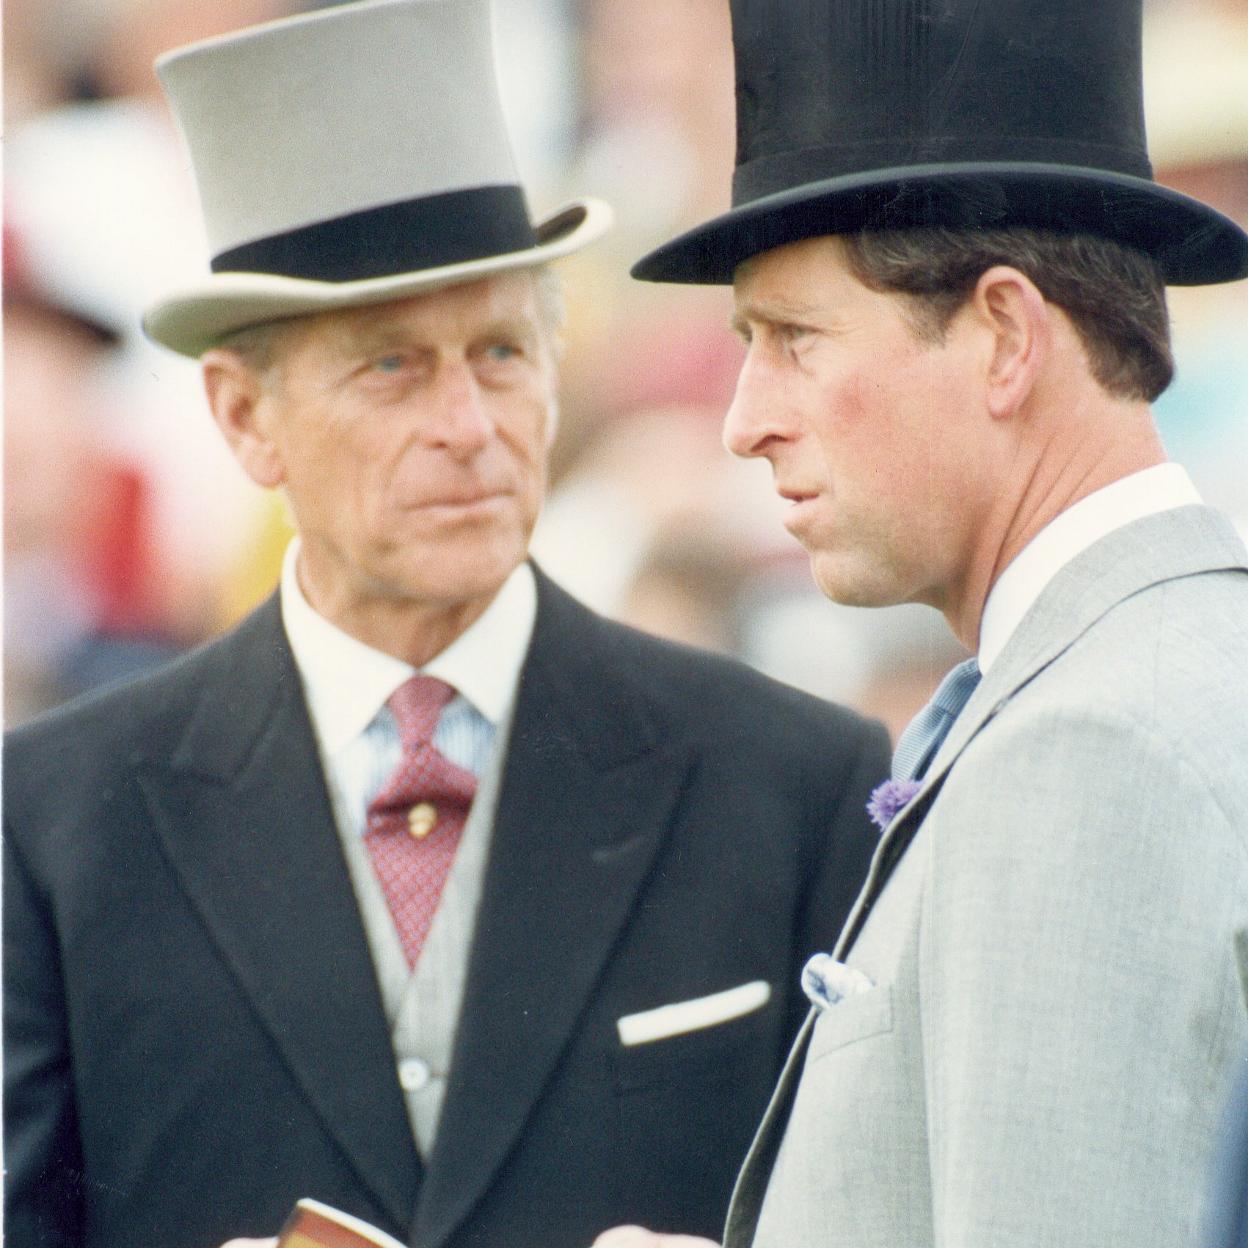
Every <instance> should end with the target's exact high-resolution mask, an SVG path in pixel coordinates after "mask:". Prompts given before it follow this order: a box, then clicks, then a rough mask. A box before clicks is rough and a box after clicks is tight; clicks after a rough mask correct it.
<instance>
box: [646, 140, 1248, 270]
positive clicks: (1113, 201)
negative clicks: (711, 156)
mask: <svg viewBox="0 0 1248 1248" xmlns="http://www.w3.org/2000/svg"><path fill="white" fill-rule="evenodd" d="M924 226H928V227H931V226H946V227H951V228H962V229H984V230H991V229H1004V228H1010V227H1015V228H1020V227H1021V228H1034V229H1052V230H1059V231H1063V232H1087V233H1092V234H1096V235H1099V236H1102V237H1108V238H1112V239H1115V240H1116V241H1118V242H1121V243H1124V244H1127V245H1130V246H1134V247H1137V248H1139V249H1140V250H1142V251H1144V252H1146V253H1147V254H1149V255H1151V256H1153V257H1154V258H1155V259H1156V260H1157V262H1158V263H1159V264H1160V266H1161V270H1162V273H1163V275H1164V277H1165V280H1166V282H1167V284H1169V285H1175V286H1200V285H1208V284H1213V283H1218V282H1229V281H1234V280H1236V279H1237V278H1241V277H1245V276H1248V234H1245V232H1244V231H1243V230H1242V229H1241V228H1240V227H1239V226H1237V225H1236V224H1235V223H1234V222H1233V221H1231V220H1230V219H1229V218H1227V217H1225V216H1223V215H1222V214H1221V213H1219V212H1217V211H1215V210H1214V209H1213V208H1210V207H1209V206H1208V205H1206V204H1203V203H1201V202H1200V201H1199V200H1195V199H1192V198H1190V197H1189V196H1186V195H1181V194H1179V192H1177V191H1173V190H1171V189H1170V188H1169V187H1164V186H1161V185H1159V184H1157V183H1155V182H1151V181H1149V180H1147V179H1145V178H1137V177H1132V176H1129V175H1126V174H1117V173H1109V172H1103V171H1100V170H1092V169H1085V168H1081V167H1077V166H1069V165H1051V164H1037V163H1021V162H1020V163H987V162H980V163H966V164H933V165H914V166H906V167H899V168H893V169H877V170H871V171H869V172H865V173H857V174H849V175H842V176H839V177H833V178H828V179H825V180H822V181H816V182H809V183H806V184H804V185H801V186H796V187H793V188H790V189H788V190H785V191H780V192H777V193H775V194H772V195H767V196H763V197H761V198H759V199H756V200H753V201H751V202H749V203H746V204H742V205H741V206H739V207H737V208H734V209H733V210H732V211H730V212H727V213H724V214H723V215H721V216H719V217H715V218H714V219H712V220H711V221H708V222H705V223H704V224H702V225H700V226H697V227H695V228H694V229H692V230H689V231H687V232H686V233H684V234H682V235H680V236H678V237H677V238H675V239H673V240H672V241H670V242H668V243H665V244H664V245H663V246H662V247H659V248H656V249H655V250H654V251H652V252H650V253H649V254H648V255H646V256H643V257H642V258H641V259H640V260H638V261H637V263H636V264H635V265H634V266H633V268H632V274H633V276H634V277H636V278H639V279H641V280H642V281H650V282H682V283H704V284H711V285H724V284H728V283H731V282H732V280H733V274H734V272H735V271H736V268H737V266H738V265H739V264H741V262H742V261H744V260H747V259H749V258H750V257H751V256H755V255H758V254H760V253H762V252H764V251H770V250H771V249H772V248H774V247H781V246H784V245H785V244H786V243H793V242H797V241H799V240H801V239H805V238H814V237H817V236H820V235H825V234H848V233H856V232H858V231H860V230H864V229H865V230H870V229H877V230H878V229H890V230H891V229H912V228H920V227H924Z"/></svg>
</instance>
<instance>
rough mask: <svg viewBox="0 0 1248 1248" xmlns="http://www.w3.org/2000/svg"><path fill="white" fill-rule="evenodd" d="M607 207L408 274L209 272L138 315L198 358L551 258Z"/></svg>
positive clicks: (593, 231)
mask: <svg viewBox="0 0 1248 1248" xmlns="http://www.w3.org/2000/svg"><path fill="white" fill-rule="evenodd" d="M612 215H613V214H612V212H611V209H610V207H609V206H608V205H607V204H606V203H604V202H603V201H601V200H597V199H589V198H586V199H580V200H577V201H575V202H574V203H571V204H568V205H566V206H565V207H563V208H561V209H559V210H558V211H557V212H555V213H552V214H551V215H550V216H549V217H547V218H545V219H544V220H543V221H540V222H538V223H537V224H536V225H534V227H533V234H534V237H535V239H536V242H535V245H534V246H532V247H527V248H524V249H523V250H520V251H509V252H505V253H502V254H499V255H490V256H483V257H480V258H477V259H472V260H463V261H459V262H457V263H454V264H445V265H440V266H437V267H433V268H424V269H417V270H414V271H411V272H403V273H392V274H386V275H385V276H381V277H371V278H365V279H360V280H356V281H344V282H329V281H312V280H309V279H307V278H296V277H285V276H281V275H278V274H268V273H254V272H246V273H244V272H228V271H227V272H219V273H212V274H210V275H209V276H207V277H205V278H204V279H203V281H201V282H197V283H196V284H194V285H192V286H188V287H185V288H183V289H181V290H177V291H173V292H171V293H170V294H168V295H166V296H165V297H164V298H162V299H161V300H159V301H158V302H157V303H155V304H154V305H153V306H152V307H151V308H149V309H148V311H147V312H146V313H145V315H144V317H143V331H144V333H145V334H146V335H147V336H148V337H149V338H150V339H152V341H153V342H157V343H159V344H160V345H161V346H164V347H168V348H169V349H170V350H171V351H176V352H177V353H178V354H179V355H185V356H190V357H192V358H198V357H199V356H201V355H203V353H204V352H205V351H207V350H209V349H210V348H212V347H214V346H216V345H217V344H218V343H220V342H221V341H222V339H224V338H226V337H228V336H229V335H230V334H232V333H235V332H237V331H238V330H241V329H247V328H250V327H251V326H254V325H261V324H265V323H268V322H270V321H281V320H287V319H289V318H291V317H296V316H310V315H313V314H315V313H318V312H331V311H335V310H338V309H343V308H352V307H365V306H367V305H371V304H377V303H387V302H389V301H391V300H396V299H405V298H407V297H409V296H411V295H418V294H422V293H425V292H429V291H433V290H437V289H440V288H442V287H446V286H454V285H459V284H462V283H465V282H472V281H476V280H478V279H480V278H484V277H489V276H491V275H492V274H495V273H504V272H508V271H511V270H514V269H523V268H535V267H537V266H539V265H542V264H546V263H547V262H548V261H551V260H558V259H560V258H561V257H563V256H567V255H570V254H571V253H572V252H575V251H579V250H580V249H581V248H582V247H585V246H587V245H588V244H589V243H592V242H593V241H594V240H595V239H598V238H600V237H601V236H602V235H603V234H605V233H606V232H607V230H608V229H610V227H611V222H612Z"/></svg>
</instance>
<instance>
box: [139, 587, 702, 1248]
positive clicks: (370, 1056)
mask: <svg viewBox="0 0 1248 1248" xmlns="http://www.w3.org/2000/svg"><path fill="white" fill-rule="evenodd" d="M537 579H538V612H537V625H536V628H535V630H534V636H533V641H532V643H531V646H530V651H529V655H528V657H527V659H526V662H525V666H524V669H523V672H522V675H521V682H520V688H519V691H518V694H517V703H516V710H515V715H514V718H513V724H512V732H511V739H510V741H509V743H508V751H509V753H508V759H507V765H506V769H505V772H504V777H503V782H502V790H501V794H500V799H499V807H498V813H497V816H496V821H495V828H494V834H493V842H492V844H493V848H492V851H491V857H490V861H489V863H488V865H487V868H486V876H485V880H484V884H483V892H482V899H481V907H480V911H479V914H478V919H477V931H476V937H475V940H474V942H473V952H472V955H471V959H470V962H469V967H468V978H467V984H466V988H465V995H464V1002H463V1006H462V1010H461V1015H460V1022H459V1028H458V1033H457V1040H456V1050H455V1057H454V1061H453V1064H452V1069H451V1072H450V1077H449V1081H448V1087H447V1096H446V1101H445V1104H444V1108H443V1113H442V1119H441V1123H440V1126H439V1130H438V1136H437V1139H436V1142H435V1145H434V1150H433V1153H432V1156H431V1157H430V1158H429V1160H428V1162H427V1164H426V1167H425V1170H424V1175H423V1178H422V1177H421V1167H420V1162H419V1159H418V1157H417V1155H416V1151H415V1146H414V1144H413V1141H412V1136H411V1130H410V1127H409V1126H408V1123H407V1119H406V1114H405V1111H404V1108H403V1103H402V1098H401V1094H400V1092H399V1089H398V1085H397V1082H395V1081H391V1082H392V1083H393V1091H392V1093H390V1094H387V1093H386V1092H385V1091H383V1085H382V1083H381V1081H379V1079H378V1072H379V1071H382V1070H388V1069H390V1068H391V1067H392V1066H393V1054H392V1053H391V1050H390V1044H389V1037H388V1035H387V1033H386V1028H385V1020H384V1014H383V1011H382V1007H381V1002H380V999H379V997H378V994H377V989H376V983H375V977H374V975H373V971H372V964H371V961H370V958H369V953H368V947H367V942H366V940H365V938H364V933H363V928H362V925H361V923H360V919H359V914H358V910H357V908H356V903H355V900H354V895H353V893H352V891H351V885H350V881H349V878H348V876H347V872H346V867H345V864H344V862H343V860H342V855H341V851H340V849H339V846H338V843H337V838H336V836H335V833H334V829H333V822H332V814H331V811H330V806H329V799H328V796H327V794H326V791H325V785H324V780H323V778H322V776H321V773H320V768H319V767H318V766H316V765H315V759H316V747H315V743H314V739H313V736H312V730H311V726H310V723H309V721H308V715H307V710H306V707H305V705H304V702H303V696H302V692H301V689H300V685H299V680H298V676H297V673H296V671H295V667H294V662H293V658H292V657H291V655H290V651H289V649H288V647H287V645H286V642H285V637H284V634H283V632H282V628H281V620H280V614H279V610H278V607H277V604H276V601H275V600H273V601H270V602H269V603H268V604H266V605H265V606H264V607H263V608H261V610H260V611H259V612H258V613H257V614H256V615H255V616H253V617H252V618H251V619H250V620H249V621H248V622H246V623H245V624H244V625H243V626H242V628H241V629H240V630H239V631H238V632H237V633H236V634H235V635H234V637H233V638H231V639H230V641H228V642H226V643H224V644H222V645H220V646H218V647H217V648H216V650H215V652H214V653H212V654H211V656H210V657H209V662H210V667H209V669H208V670H209V675H208V679H207V680H205V681H204V682H202V693H201V695H200V698H199V703H198V705H197V706H196V708H195V710H194V712H193V714H192V715H191V716H190V722H189V725H188V727H187V728H186V731H185V733H184V734H183V735H182V737H181V739H180V740H178V741H175V742H172V743H169V745H167V746H166V748H171V749H172V758H171V760H170V761H168V762H165V763H162V762H160V761H159V760H155V759H150V758H149V759H148V760H146V761H145V762H144V764H143V766H142V775H143V784H144V789H145V791H146V794H147V797H148V801H149V804H150V806H151V808H152V811H153V815H154V820H155V822H156V825H157V827H158V830H159V835H160V836H161V838H162V841H163V843H164V846H165V850H166V853H167V854H168V856H169V859H170V861H171V862H172V863H173V865H174V869H175V870H176V871H177V872H178V874H179V876H180V878H181V880H182V884H183V887H184V888H185V890H186V892H187V893H188V895H189V896H190V897H191V899H192V902H193V904H194V905H195V908H196V910H197V911H198V913H199V915H200V917H201V919H202V920H203V922H204V923H205V924H206V926H208V927H209V929H210V930H211V931H212V934H213V937H214V940H215V941H216V943H217V945H218V947H219V948H220V949H221V950H222V952H223V954H224V956H225V957H226V959H227V961H228V962H229V964H230V966H231V967H232V969H233V971H234V973H235V975H236V976H237V978H238V979H239V981H240V983H241V984H242V986H243V989H244V991H246V992H247V994H248V996H249V997H250V999H251V1000H252V1001H253V1003H254V1005H255V1008H256V1011H257V1014H258V1015H259V1016H260V1018H261V1020H262V1021H263V1023H264V1025H265V1027H266V1029H267V1030H268V1031H269V1033H270V1035H271V1036H272V1038H273V1041H274V1043H275V1044H276V1046H277V1048H278V1049H279V1051H280V1052H281V1054H282V1056H283V1059H284V1060H285V1061H286V1062H287V1064H288V1065H289V1067H290V1069H291V1071H292V1073H293V1074H294V1076H295V1078H296V1079H297V1080H298V1082H299V1084H300V1086H301V1087H302V1088H303V1090H304V1092H305V1094H306V1095H307V1097H308V1099H309V1101H310V1102H311V1103H312V1104H313V1105H314V1106H315V1107H316V1108H317V1110H318V1112H319V1114H320V1116H321V1119H322V1121H323V1122H324V1124H325V1127H326V1130H327V1131H328V1132H330V1133H331V1135H333V1136H334V1137H335V1138H336V1139H337V1140H338V1142H339V1143H340V1145H341V1147H342V1148H343V1150H344V1152H345V1153H346V1155H347V1156H348V1157H349V1158H350V1159H351V1162H352V1164H353V1165H354V1167H355V1169H356V1171H357V1173H358V1175H359V1177H360V1180H361V1182H362V1183H363V1184H364V1185H365V1186H367V1187H368V1188H369V1189H370V1190H371V1191H373V1192H374V1193H375V1194H376V1196H377V1197H378V1199H379V1200H380V1201H381V1203H382V1204H383V1205H384V1207H385V1208H386V1209H387V1210H389V1211H390V1213H391V1216H392V1217H393V1219H394V1221H395V1224H396V1225H398V1226H402V1227H408V1226H411V1227H412V1233H413V1234H414V1236H415V1238H416V1240H417V1242H419V1243H421V1244H422V1245H423V1246H424V1248H437V1245H439V1244H441V1243H443V1242H444V1241H445V1240H446V1238H447V1237H448V1236H449V1235H450V1234H451V1233H452V1232H453V1231H454V1230H455V1228H456V1227H457V1226H458V1225H460V1224H461V1223H462V1222H463V1220H464V1219H465V1218H466V1217H467V1216H468V1215H469V1213H470V1212H471V1211H472V1208H473V1206H474V1205H475V1204H476V1203H477V1201H479V1200H480V1198H481V1197H482V1195H483V1194H484V1193H485V1191H486V1190H487V1189H488V1187H489V1185H490V1182H491V1180H492V1179H493V1176H494V1175H495V1173H496V1172H497V1170H498V1168H499V1166H500V1165H501V1164H502V1162H503V1160H504V1158H505V1156H506V1154H507V1152H508V1151H509V1149H510V1148H511V1147H512V1145H513V1144H514V1142H515V1140H516V1138H517V1137H518V1135H519V1133H520V1131H521V1129H522V1127H523V1125H524V1122H525V1119H526V1118H527V1116H528V1114H529V1113H530V1111H531V1110H532V1108H533V1106H534V1104H535V1102H536V1100H537V1098H538V1097H539V1096H540V1095H541V1092H542V1089H543V1087H544V1086H545V1084H546V1082H547V1080H548V1078H549V1077H550V1074H551V1072H552V1070H553V1069H554V1067H555V1065H556V1063H557V1061H558V1058H559V1054H560V1052H561V1050H562V1048H563V1046H564V1044H565V1042H566V1041H567V1039H568V1037H569V1035H570V1033H571V1031H572V1029H573V1027H574V1026H575V1023H576V1019H577V1017H578V1015H579V1014H580V1012H581V1010H582V1007H583V1005H584V1003H585V1000H586V998H587V996H588V995H589V993H590V991H591V990H592V987H593V984H594V982H595V980H596V979H597V977H598V974H599V971H600V970H601V967H602V965H603V963H604V962H605V960H606V957H607V954H608V952H609V950H610V949H611V947H612V945H613V944H614V942H615V939H616V936H617V934H618V932H619V931H620V929H621V927H622V926H623V924H624V923H625V921H626V919H627V917H628V914H629V912H630V910H631V907H632V904H633V900H634V898H635V896H636V894H637V891H638V890H639V889H640V887H641V885H642V883H643V881H644V879H645V878H646V875H647V871H648V868H649V866H650V864H651V862H652V861H653V859H654V856H655V854H656V853H657V852H658V850H659V848H660V846H661V845H662V844H663V841H664V839H665V837H666V835H667V832H668V830H669V828H670V826H671V819H670V814H671V811H672V808H673V806H674V805H675V803H676V801H677V798H678V797H679V794H680V792H681V790H682V789H683V788H684V786H685V783H686V780H687V778H688V775H689V771H690V767H691V756H692V751H691V747H690V745H689V744H688V743H687V742H686V741H683V740H680V739H673V734H672V732H671V731H670V729H669V727H668V725H667V723H666V722H665V717H664V714H663V710H662V707H661V704H660V702H659V700H658V699H657V698H656V697H655V696H653V693H652V691H651V690H650V686H649V685H648V684H647V683H646V682H645V680H644V678H640V679H639V677H638V665H637V663H636V662H635V656H633V655H632V654H631V653H630V652H627V651H625V650H622V649H621V647H620V644H619V636H620V635H619V633H618V632H617V631H616V630H615V629H614V626H612V625H610V624H608V623H606V622H605V621H602V620H600V619H598V618H597V617H596V616H594V615H593V614H592V613H591V612H589V611H587V610H586V609H585V608H584V607H582V606H580V605H579V604H577V603H576V602H574V601H573V600H572V599H571V598H569V597H568V596H567V595H566V594H564V593H563V592H562V591H560V590H559V589H558V588H557V587H555V586H554V585H552V584H551V582H550V581H548V580H547V579H546V578H545V577H544V576H542V575H541V574H540V573H539V574H538V578H537ZM651 683H652V682H651ZM275 777H281V780H280V782H275ZM240 880H246V881H249V882H251V883H250V884H249V886H248V887H239V883H238V882H239V881H240ZM265 881H280V882H281V883H280V888H278V889H275V890H270V889H268V888H266V887H264V886H263V884H262V883H261V882H265ZM538 902H540V904H537V903H538ZM300 909H306V910H307V912H309V913H310V912H312V911H315V912H316V913H317V922H316V923H315V924H311V923H309V924H306V925H305V924H299V923H297V922H294V921H292V911H297V910H300ZM327 984H333V985H334V989H333V991H332V992H328V991H326V985H327ZM500 1037H506V1038H507V1040H506V1042H505V1043H504V1042H500ZM521 1039H522V1040H523V1043H520V1042H519V1041H520V1040H521ZM361 1088H368V1089H369V1092H368V1095H366V1096H363V1095H361V1093H360V1089H361ZM413 1210H414V1213H413ZM413 1218H414V1225H413Z"/></svg>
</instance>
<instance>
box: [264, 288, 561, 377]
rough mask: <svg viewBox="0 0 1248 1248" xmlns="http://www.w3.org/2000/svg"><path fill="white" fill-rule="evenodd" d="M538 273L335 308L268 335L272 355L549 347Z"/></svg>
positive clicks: (550, 326) (553, 321)
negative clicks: (488, 345)
mask: <svg viewBox="0 0 1248 1248" xmlns="http://www.w3.org/2000/svg"><path fill="white" fill-rule="evenodd" d="M549 280H550V279H549V278H548V276H547V275H546V274H545V273H544V271H543V270H537V269H523V270H516V271H514V272H508V273H502V274H495V275H492V276H489V277H485V278H479V279H478V280H476V281H472V282H464V283H459V284H455V285H448V286H439V287H436V288H434V289H432V290H425V291H421V292H420V293H418V294H415V295H409V296H407V297H405V298H402V299H392V300H387V301H385V302H380V303H371V304H366V305H362V306H358V307H351V308H337V309H332V310H329V311H325V312H319V313H316V314H313V315H310V316H301V317H295V318H292V319H291V320H289V321H285V322H280V323H276V324H275V325H274V327H273V329H274V331H275V332H274V336H273V340H272V352H271V354H272V355H274V357H276V359H277V360H278V361H279V362H282V363H291V362H295V361H296V359H297V357H298V356H300V355H302V354H303V353H304V352H306V351H309V350H315V351H316V352H318V353H321V352H330V353H355V352H357V351H359V350H362V349H371V348H374V347H386V346H398V345H420V346H424V347H437V346H440V345H446V346H455V345H462V344H465V343H468V342H471V341H474V340H475V339H477V338H479V337H481V336H488V335H492V334H505V335H508V336H512V337H517V338H521V339H525V340H532V341H534V342H536V343H537V344H539V345H541V346H547V347H549V346H550V345H551V344H552V342H553V336H554V332H555V328H556V325H557V318H556V317H555V315H554V314H553V313H552V312H551V311H550V309H548V307H547V303H548V302H550V301H551V300H557V298H558V289H557V287H555V288H554V293H553V295H551V294H548V293H547V292H546V290H545V286H546V285H547V284H548V283H549Z"/></svg>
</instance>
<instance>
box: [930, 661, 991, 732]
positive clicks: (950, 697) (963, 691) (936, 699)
mask: <svg viewBox="0 0 1248 1248" xmlns="http://www.w3.org/2000/svg"><path fill="white" fill-rule="evenodd" d="M979 676H980V673H979V663H978V661H977V660H975V659H967V660H966V661H965V662H963V663H959V664H958V665H957V667H954V668H952V669H951V670H950V671H948V672H946V673H945V678H944V680H942V681H941V682H940V684H939V685H938V686H937V688H936V692H935V693H934V694H932V704H933V705H934V706H938V707H940V709H941V710H942V711H944V712H945V714H946V715H949V716H950V717H953V718H956V717H957V714H958V712H959V711H961V709H962V708H963V707H964V706H965V705H966V704H967V703H968V702H969V701H970V700H971V694H973V693H974V692H975V687H976V686H977V685H978V684H979Z"/></svg>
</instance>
